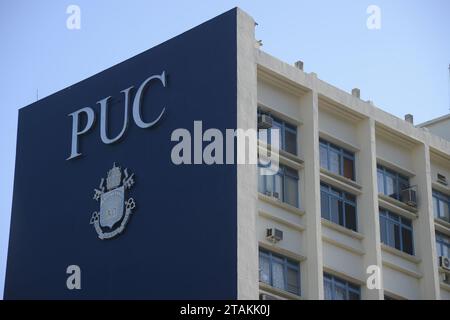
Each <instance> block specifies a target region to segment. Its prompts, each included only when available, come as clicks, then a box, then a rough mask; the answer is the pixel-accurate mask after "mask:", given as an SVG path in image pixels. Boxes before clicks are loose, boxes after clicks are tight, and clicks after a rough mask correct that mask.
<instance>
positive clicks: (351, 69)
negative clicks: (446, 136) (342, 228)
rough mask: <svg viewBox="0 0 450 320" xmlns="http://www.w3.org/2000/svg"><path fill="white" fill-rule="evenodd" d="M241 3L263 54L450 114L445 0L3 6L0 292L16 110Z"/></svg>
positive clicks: (392, 102) (369, 93)
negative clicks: (371, 17)
mask: <svg viewBox="0 0 450 320" xmlns="http://www.w3.org/2000/svg"><path fill="white" fill-rule="evenodd" d="M70 4H76V5H78V6H79V7H80V8H81V29H80V30H68V29H67V28H66V19H67V17H68V14H66V8H67V7H68V6H69V5H70ZM372 4H373V5H377V6H379V8H380V9H381V29H380V30H369V29H367V27H366V20H367V18H368V14H367V13H366V9H367V7H368V6H369V5H372ZM235 6H239V7H241V8H242V9H244V10H245V11H247V12H248V13H249V14H250V15H251V16H253V18H254V19H255V20H256V21H257V22H258V23H259V26H258V27H257V30H256V34H257V38H258V39H262V41H263V43H264V46H263V50H265V51H267V52H269V53H270V54H272V55H274V56H276V57H278V58H280V59H281V60H284V61H286V62H289V63H293V62H295V61H296V60H303V61H304V62H305V71H307V72H315V73H317V74H318V76H319V77H320V78H321V79H323V80H325V81H327V82H330V83H331V84H333V85H335V86H337V87H339V88H341V89H344V90H347V91H350V90H351V88H353V87H359V88H360V89H361V97H362V98H363V99H366V100H367V99H370V100H373V101H374V103H375V105H376V106H378V107H380V108H382V109H384V110H386V111H388V112H390V113H392V114H394V115H397V116H399V117H403V115H404V114H406V113H412V114H414V116H415V119H416V122H417V123H419V122H424V121H426V120H429V119H431V118H435V117H438V116H441V115H443V114H446V113H448V112H449V110H448V109H449V105H450V102H449V88H448V87H449V79H448V65H449V63H450V19H448V13H449V12H450V1H448V0H429V1H425V0H416V1H411V0H370V1H366V0H339V1H338V0H314V1H313V0H309V1H305V0H294V1H283V0H279V1H262V0H252V1H225V0H215V1H207V0H202V1H200V0H190V1H170V0H165V1H151V0H150V1H149V0H147V1H144V0H133V1H124V0H121V1H114V0H89V1H87V0H73V1H64V0H59V1H54V0H40V1H24V0H14V1H1V2H0V39H1V47H0V48H1V50H0V97H1V101H2V103H1V106H0V107H1V112H2V121H1V125H0V148H1V149H0V150H1V154H2V156H1V159H0V177H1V179H0V288H3V283H4V269H5V265H6V254H7V244H8V238H9V222H10V212H11V200H12V187H13V178H14V161H15V148H16V147H15V143H16V129H17V110H18V109H19V108H21V107H23V106H26V105H28V104H30V103H32V102H34V101H35V100H36V93H37V91H38V92H39V97H40V98H42V97H45V96H47V95H49V94H52V93H54V92H56V91H58V90H61V89H63V88H65V87H67V86H69V85H71V84H73V83H75V82H78V81H80V80H82V79H84V78H87V77H89V76H91V75H93V74H95V73H97V72H99V71H101V70H103V69H105V68H108V67H110V66H112V65H114V64H116V63H119V62H121V61H122V60H124V59H127V58H130V57H132V56H134V55H136V54H138V53H140V52H142V51H144V50H146V49H149V48H151V47H153V46H155V45H157V44H159V43H160V42H163V41H165V40H167V39H169V38H171V37H173V36H175V35H177V34H179V33H181V32H183V31H186V30H187V29H189V28H191V27H194V26H196V25H197V24H199V23H201V22H203V21H205V20H208V19H210V18H212V17H214V16H216V15H218V14H220V13H222V12H224V11H227V10H229V9H231V8H233V7H235ZM42 143H45V141H42ZM49 174H51V173H50V172H49ZM36 183H39V182H36ZM36 263H39V261H36ZM30 267H31V266H30ZM0 297H2V289H0Z"/></svg>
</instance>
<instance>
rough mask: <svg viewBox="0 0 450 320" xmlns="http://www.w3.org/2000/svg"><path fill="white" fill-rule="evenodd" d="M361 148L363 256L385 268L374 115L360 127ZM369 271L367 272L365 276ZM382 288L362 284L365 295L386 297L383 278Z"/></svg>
mask: <svg viewBox="0 0 450 320" xmlns="http://www.w3.org/2000/svg"><path fill="white" fill-rule="evenodd" d="M357 132H358V143H359V146H360V151H359V153H358V154H357V159H356V162H357V172H356V174H357V179H358V182H359V183H360V184H361V185H362V186H363V190H362V191H363V192H362V194H361V195H360V196H359V197H358V221H359V226H358V227H359V228H360V232H361V233H362V234H364V239H363V246H364V251H365V255H364V256H363V261H364V270H363V272H364V273H366V270H367V268H368V267H369V266H377V267H378V268H379V269H378V270H380V271H381V270H382V260H381V247H380V216H379V212H378V184H377V158H376V157H377V156H376V155H377V152H376V136H375V121H374V120H373V119H371V118H368V119H364V120H362V121H361V122H360V123H359V124H358V127H357ZM367 276H369V274H367V273H366V278H367ZM379 283H380V286H381V287H380V289H379V290H377V289H371V290H369V289H368V288H367V287H363V290H362V299H364V300H367V299H370V300H383V299H384V294H383V288H382V286H383V281H382V279H379Z"/></svg>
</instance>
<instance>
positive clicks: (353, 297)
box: [348, 291, 360, 300]
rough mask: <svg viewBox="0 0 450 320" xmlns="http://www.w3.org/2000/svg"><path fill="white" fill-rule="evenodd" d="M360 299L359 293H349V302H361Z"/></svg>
mask: <svg viewBox="0 0 450 320" xmlns="http://www.w3.org/2000/svg"><path fill="white" fill-rule="evenodd" d="M359 299H360V297H359V293H357V292H353V291H349V292H348V300H359Z"/></svg>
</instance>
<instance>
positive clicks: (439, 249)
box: [436, 241, 444, 257]
mask: <svg viewBox="0 0 450 320" xmlns="http://www.w3.org/2000/svg"><path fill="white" fill-rule="evenodd" d="M436 254H437V256H438V257H440V256H443V255H444V253H443V250H442V244H441V243H440V242H438V241H436Z"/></svg>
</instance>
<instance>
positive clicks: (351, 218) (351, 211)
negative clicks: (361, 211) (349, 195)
mask: <svg viewBox="0 0 450 320" xmlns="http://www.w3.org/2000/svg"><path fill="white" fill-rule="evenodd" d="M356 224H357V223H356V208H355V207H354V206H353V205H350V204H348V203H347V204H345V227H347V228H348V229H351V230H353V231H356V230H357V226H356Z"/></svg>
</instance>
